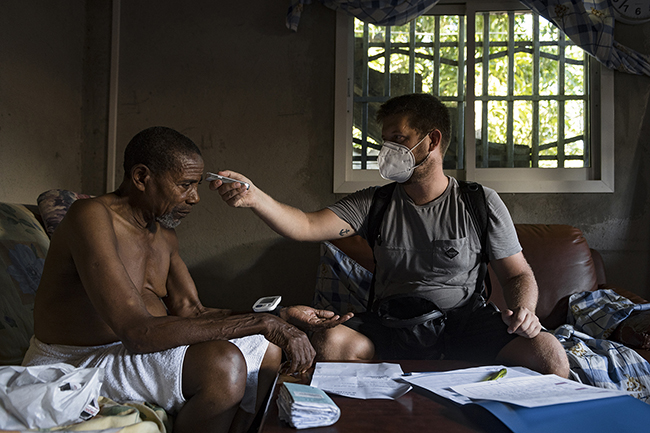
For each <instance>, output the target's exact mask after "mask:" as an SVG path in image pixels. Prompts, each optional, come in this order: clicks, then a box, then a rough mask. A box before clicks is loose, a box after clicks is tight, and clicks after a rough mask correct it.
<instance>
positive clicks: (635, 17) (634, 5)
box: [610, 0, 650, 24]
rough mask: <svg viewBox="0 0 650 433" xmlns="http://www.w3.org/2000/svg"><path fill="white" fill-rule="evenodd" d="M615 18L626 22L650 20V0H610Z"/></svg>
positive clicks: (638, 22)
mask: <svg viewBox="0 0 650 433" xmlns="http://www.w3.org/2000/svg"><path fill="white" fill-rule="evenodd" d="M610 3H611V5H612V7H613V8H614V13H615V18H616V20H617V21H620V22H622V23H625V24H640V23H646V22H650V0H610Z"/></svg>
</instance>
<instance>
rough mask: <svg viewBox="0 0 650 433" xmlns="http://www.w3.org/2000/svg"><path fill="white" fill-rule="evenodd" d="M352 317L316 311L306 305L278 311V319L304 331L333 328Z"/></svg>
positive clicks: (350, 314) (351, 314) (326, 311)
mask: <svg viewBox="0 0 650 433" xmlns="http://www.w3.org/2000/svg"><path fill="white" fill-rule="evenodd" d="M352 316H354V314H353V313H347V314H344V315H343V316H340V315H338V314H336V313H334V312H332V311H329V310H318V309H315V308H312V307H307V306H306V305H294V306H292V307H286V308H283V309H282V310H280V317H281V318H283V319H284V320H286V321H287V322H289V323H291V324H292V325H295V326H297V327H298V328H300V329H302V330H305V331H314V330H317V329H324V328H333V327H335V326H338V325H340V324H341V323H343V322H345V321H347V320H349V319H350V318H352Z"/></svg>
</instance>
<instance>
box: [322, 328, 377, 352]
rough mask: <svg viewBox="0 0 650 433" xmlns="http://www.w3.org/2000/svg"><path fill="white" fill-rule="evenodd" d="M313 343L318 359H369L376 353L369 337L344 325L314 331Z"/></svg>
mask: <svg viewBox="0 0 650 433" xmlns="http://www.w3.org/2000/svg"><path fill="white" fill-rule="evenodd" d="M311 343H312V345H313V346H314V349H315V350H316V360H317V361H368V360H371V359H372V358H373V357H374V355H375V345H374V344H373V343H372V341H371V340H370V339H369V338H368V337H366V336H365V335H363V334H361V333H360V332H357V331H355V330H354V329H351V328H348V327H347V326H342V325H339V326H337V327H334V328H329V329H323V330H319V331H316V332H314V335H313V336H312V338H311Z"/></svg>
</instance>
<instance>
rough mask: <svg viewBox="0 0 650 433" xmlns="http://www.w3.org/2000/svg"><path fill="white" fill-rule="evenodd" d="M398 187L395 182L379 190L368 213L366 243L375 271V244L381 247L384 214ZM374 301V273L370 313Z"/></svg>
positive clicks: (369, 301)
mask: <svg viewBox="0 0 650 433" xmlns="http://www.w3.org/2000/svg"><path fill="white" fill-rule="evenodd" d="M396 185H397V182H393V183H389V184H387V185H384V186H382V187H379V188H377V189H376V190H375V193H374V195H373V196H372V203H371V204H370V210H369V211H368V233H367V236H366V241H367V242H368V245H370V249H371V250H372V260H373V262H374V263H375V269H376V267H377V259H376V258H375V243H376V242H379V244H380V245H381V238H380V237H381V230H380V229H381V222H382V220H383V219H384V214H385V213H386V209H387V208H388V203H390V199H391V197H392V196H393V191H395V186H396ZM374 301H375V272H373V273H372V281H371V282H370V290H369V292H368V304H367V305H366V309H367V310H368V311H371V310H372V304H373V303H374Z"/></svg>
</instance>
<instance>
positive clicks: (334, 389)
mask: <svg viewBox="0 0 650 433" xmlns="http://www.w3.org/2000/svg"><path fill="white" fill-rule="evenodd" d="M402 374H403V371H402V367H401V366H400V365H399V364H391V363H385V362H384V363H380V364H364V363H358V362H318V363H316V367H315V369H314V375H313V377H312V379H311V384H310V385H311V386H315V387H316V388H320V389H322V390H323V391H327V392H330V393H333V394H337V395H342V396H345V397H352V398H359V399H371V398H380V399H393V400H394V399H396V398H399V397H401V396H403V395H404V394H406V393H407V392H409V391H410V390H411V386H410V385H409V384H408V383H404V382H402V381H396V380H395V379H399V378H401V377H402Z"/></svg>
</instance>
